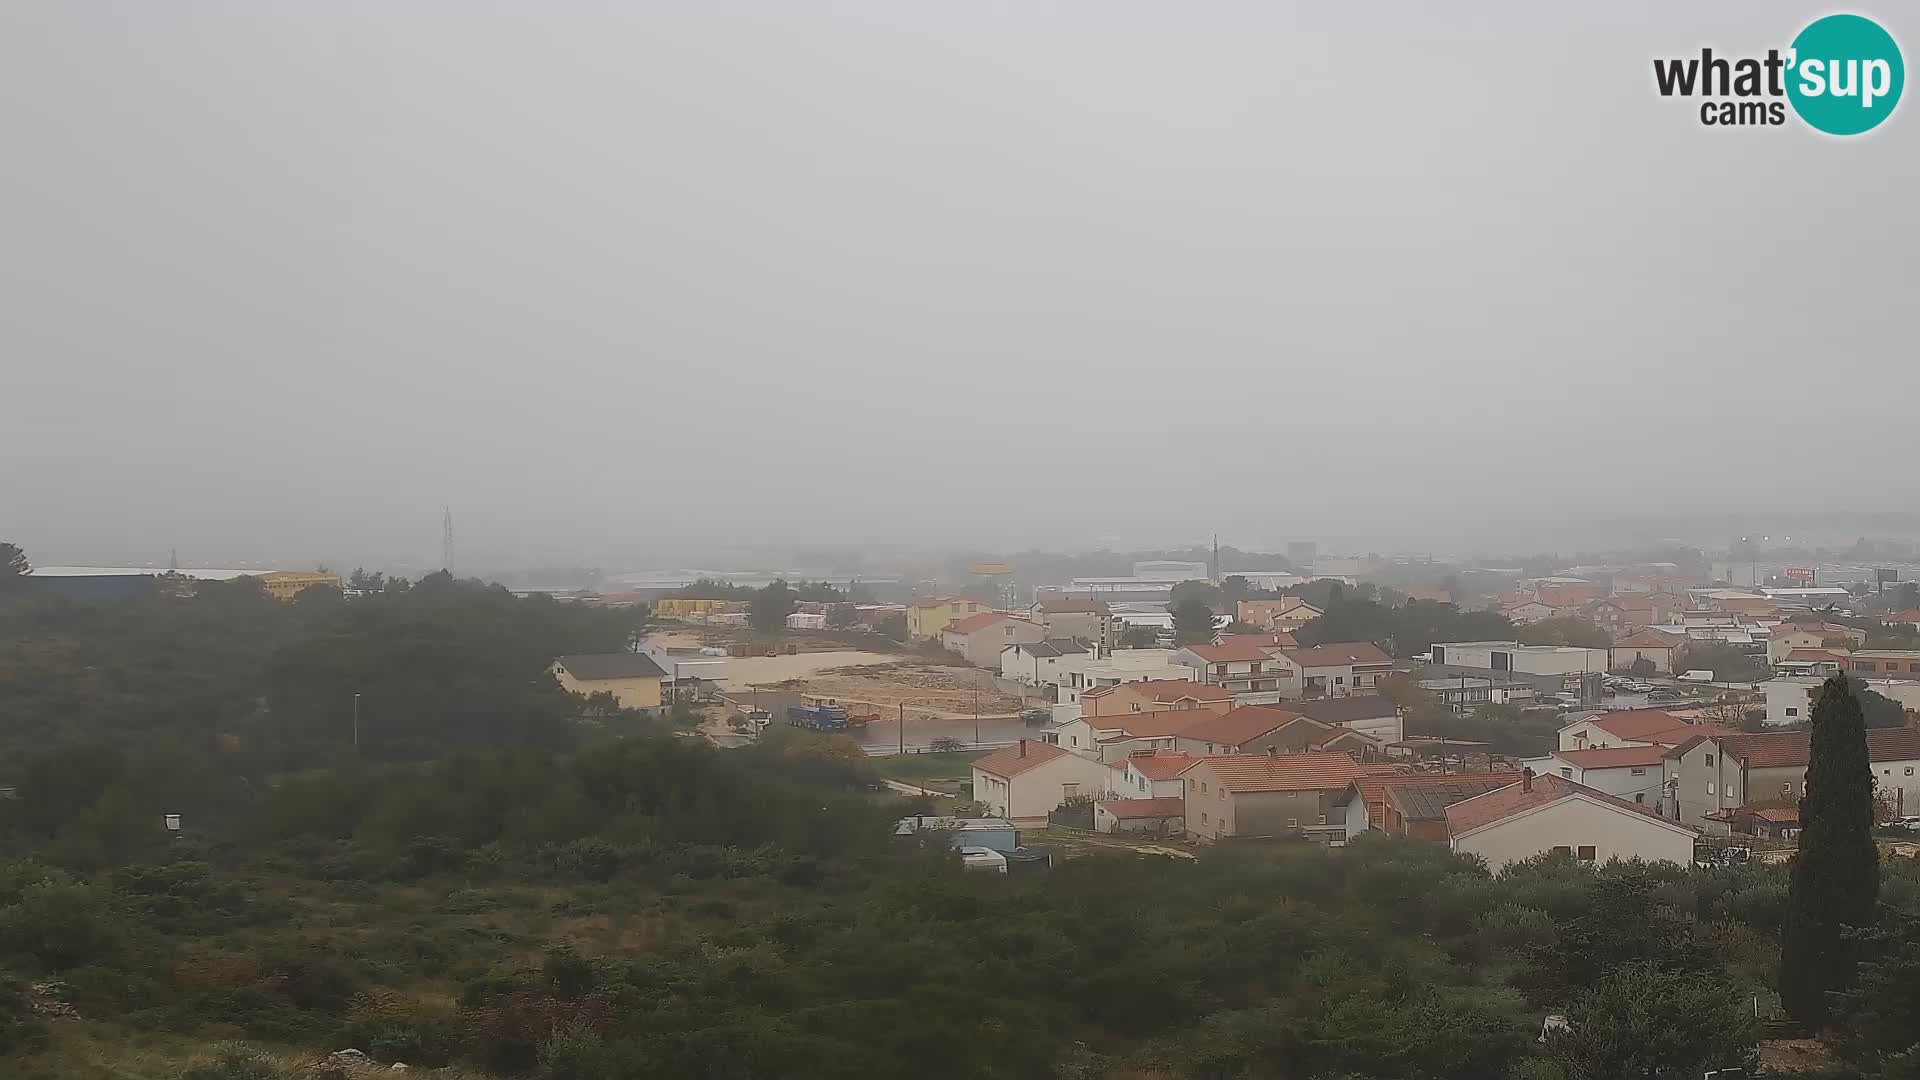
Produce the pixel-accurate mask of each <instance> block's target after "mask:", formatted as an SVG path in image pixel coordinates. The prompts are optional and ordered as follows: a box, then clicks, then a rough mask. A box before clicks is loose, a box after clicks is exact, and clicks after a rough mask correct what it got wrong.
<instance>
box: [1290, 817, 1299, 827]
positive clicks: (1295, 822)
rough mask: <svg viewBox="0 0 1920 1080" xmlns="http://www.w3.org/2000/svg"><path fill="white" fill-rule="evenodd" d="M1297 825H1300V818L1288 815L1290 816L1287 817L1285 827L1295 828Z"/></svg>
mask: <svg viewBox="0 0 1920 1080" xmlns="http://www.w3.org/2000/svg"><path fill="white" fill-rule="evenodd" d="M1299 827H1300V819H1299V818H1297V817H1290V818H1288V819H1287V828H1289V829H1297V828H1299Z"/></svg>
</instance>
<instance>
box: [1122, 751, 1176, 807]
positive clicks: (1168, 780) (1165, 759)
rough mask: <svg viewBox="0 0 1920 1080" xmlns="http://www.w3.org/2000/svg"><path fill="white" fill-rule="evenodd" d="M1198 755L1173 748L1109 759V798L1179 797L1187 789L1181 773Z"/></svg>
mask: <svg viewBox="0 0 1920 1080" xmlns="http://www.w3.org/2000/svg"><path fill="white" fill-rule="evenodd" d="M1196 760H1198V759H1197V758H1195V757H1194V756H1193V755H1192V754H1183V753H1180V752H1178V751H1173V750H1143V751H1140V752H1137V753H1133V754H1129V755H1127V756H1126V757H1124V758H1121V759H1120V760H1119V761H1114V762H1110V763H1108V766H1107V790H1106V797H1107V798H1109V799H1161V798H1178V797H1180V796H1181V795H1182V794H1184V793H1185V788H1183V787H1182V786H1181V783H1180V774H1181V773H1183V772H1185V771H1187V766H1189V765H1191V764H1193V763H1194V762H1195V761H1196Z"/></svg>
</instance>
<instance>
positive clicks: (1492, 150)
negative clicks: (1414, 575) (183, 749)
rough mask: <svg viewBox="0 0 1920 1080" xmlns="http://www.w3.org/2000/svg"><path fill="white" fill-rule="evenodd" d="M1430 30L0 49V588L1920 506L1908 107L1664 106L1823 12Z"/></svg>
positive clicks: (585, 30) (912, 20)
mask: <svg viewBox="0 0 1920 1080" xmlns="http://www.w3.org/2000/svg"><path fill="white" fill-rule="evenodd" d="M1468 7H1469V6H1468V5H1454V4H1446V5H1441V4H1431V3H1407V4H1368V5H1340V4H1312V5H1307V4H1300V5H1291V4H1280V3H1272V2H1257V3H1254V2H1250V3H1227V2H1214V3H1172V2H1158V3H1129V2H1116V0H1097V2H1094V0H1089V2H1085V3H1053V4H1037V3H1032V2H1007V3H991V2H970V3H965V4H953V3H948V4H932V3H903V2H900V0H873V2H869V3H787V2H778V3H776V2H768V3H713V2H706V0H700V2H687V3H674V4H646V3H606V4H593V3H567V2H552V3H538V4H536V3H532V2H527V3H515V4H486V3H475V2H472V0H439V2H429V0H417V2H409V3H392V2H387V0H379V2H365V3H341V2H334V3H327V4H295V3H283V4H260V3H253V2H249V3H231V4H217V3H190V2H176V3H166V4H156V3H151V2H149V0H131V2H126V3H104V2H90V0H48V2H44V3H25V2H21V0H0V133H4V138H5V140H6V142H5V150H4V157H0V365H3V366H4V378H3V379H0V451H3V452H0V535H4V536H10V537H11V538H13V539H17V540H18V541H20V542H21V543H22V544H24V545H25V546H26V547H27V548H28V549H29V551H30V552H31V553H34V554H35V555H36V557H37V559H38V561H42V562H49V561H89V560H100V559H107V558H114V559H120V558H133V557H137V556H140V555H145V556H146V557H148V558H164V557H165V551H166V549H167V548H168V547H170V546H178V547H179V548H181V549H182V552H183V557H186V556H195V557H198V558H202V559H229V560H231V559H236V558H244V557H253V558H285V559H290V560H311V559H314V558H330V559H336V560H339V559H353V560H360V561H368V562H379V561H382V560H386V561H406V560H414V559H417V560H425V561H431V560H432V559H433V558H434V557H435V555H436V553H437V551H438V548H439V526H440V509H441V507H442V506H443V505H451V506H453V508H454V514H455V517H456V520H457V522H458V525H459V529H460V533H461V541H462V547H463V550H464V551H470V552H475V553H484V557H485V558H487V559H490V560H493V561H495V562H512V561H516V560H522V559H524V560H528V561H544V560H562V561H566V560H572V559H580V560H584V561H591V562H601V563H607V564H615V563H619V562H621V561H622V560H623V559H627V558H628V557H629V556H631V558H632V559H634V560H638V561H644V549H645V548H647V547H648V546H649V545H660V544H671V545H690V544H699V543H703V542H709V541H711V542H714V543H726V544H730V545H735V544H739V543H742V542H743V541H779V540H782V539H793V540H796V541H812V542H824V541H842V542H861V541H875V542H887V543H908V544H916V545H925V546H931V547H945V546H955V547H961V546H974V545H987V546H1012V547H1027V546H1032V545H1039V546H1077V545H1088V544H1091V543H1093V542H1095V541H1096V540H1098V539H1099V538H1102V537H1111V538H1117V539H1119V540H1121V541H1123V542H1139V543H1153V542H1161V541H1176V540H1189V539H1195V538H1198V537H1201V536H1203V535H1205V534H1207V533H1210V532H1212V531H1214V530H1218V531H1219V532H1220V533H1221V534H1222V535H1223V537H1224V538H1227V539H1228V540H1230V541H1233V542H1238V543H1240V544H1242V545H1243V546H1257V545H1260V544H1263V543H1267V544H1277V543H1280V542H1283V541H1285V540H1286V539H1290V538H1298V539H1305V538H1318V539H1320V540H1321V541H1322V543H1323V546H1325V545H1331V546H1334V547H1340V546H1365V547H1372V548H1376V549H1383V550H1384V549H1389V548H1407V547H1423V546H1444V545H1446V544H1453V543H1483V544H1486V543H1491V544H1495V545H1498V542H1499V540H1500V539H1501V538H1503V537H1504V536H1505V535H1508V534H1509V532H1510V531H1511V534H1512V535H1515V536H1516V537H1525V536H1529V535H1538V534H1539V533H1540V530H1541V529H1542V528H1543V527H1551V528H1556V529H1559V528H1564V526H1565V524H1566V523H1567V522H1569V521H1576V520H1578V519H1579V518H1580V515H1582V514H1589V513H1590V514H1593V515H1596V516H1601V517H1604V516H1606V515H1608V514H1610V513H1612V512H1614V511H1615V510H1616V509H1617V510H1622V511H1624V510H1625V509H1627V508H1631V509H1633V510H1635V511H1638V512H1659V511H1663V510H1665V509H1668V508H1674V509H1679V508H1687V509H1694V510H1727V511H1737V510H1742V509H1752V508H1754V507H1756V506H1760V507H1781V508H1802V509H1806V508H1811V509H1822V508H1836V509H1837V508H1853V509H1860V510H1870V509H1900V510H1906V509H1916V507H1915V505H1914V499H1915V492H1916V488H1915V485H1914V484H1912V483H1911V482H1910V481H1908V480H1906V479H1904V477H1905V475H1906V471H1905V470H1906V467H1907V466H1908V465H1910V464H1911V461H1912V458H1913V452H1912V446H1913V442H1912V430H1913V429H1912V417H1913V414H1914V406H1915V402H1916V393H1917V392H1920V374H1916V370H1915V367H1914V364H1913V360H1914V353H1915V349H1914V343H1915V332H1914V326H1915V323H1914V315H1913V313H1912V311H1913V309H1912V295H1913V291H1914V286H1915V285H1916V281H1917V280H1920V275H1917V274H1916V273H1915V270H1914V251H1915V240H1916V236H1915V231H1916V229H1915V226H1916V221H1917V220H1920V212H1917V211H1916V209H1915V201H1914V197H1913V192H1914V190H1915V186H1916V181H1920V168H1916V165H1920V155H1917V154H1916V144H1915V132H1916V130H1920V128H1916V124H1920V118H1917V117H1916V115H1915V112H1914V110H1915V109H1916V108H1920V104H1916V103H1913V102H1908V103H1906V104H1904V105H1903V106H1902V107H1901V109H1900V111H1899V112H1898V113H1897V114H1896V115H1895V116H1894V117H1893V118H1892V119H1891V120H1890V121H1889V122H1888V124H1886V125H1885V126H1883V127H1882V128H1881V129H1880V130H1879V131H1877V132H1875V133H1873V134H1871V135H1870V136H1866V137H1862V138H1856V139H1852V140H1835V139H1828V138H1823V137H1819V136H1816V135H1814V134H1812V133H1811V132H1809V131H1808V130H1807V129H1805V128H1803V127H1800V126H1798V124H1797V123H1794V122H1790V123H1789V125H1788V126H1786V127H1783V128H1753V129H1742V130H1719V129H1713V128H1706V127H1702V126H1701V125H1700V124H1699V122H1698V119H1697V115H1696V105H1694V104H1690V103H1687V102H1682V101H1675V100H1662V99H1660V98H1659V97H1658V96H1657V95H1656V94H1655V93H1654V90H1653V85H1652V74H1651V60H1652V58H1653V57H1655V56H1682V55H1687V54H1688V53H1690V52H1693V53H1697V51H1698V49H1699V48H1700V46H1701V45H1709V44H1710V45H1713V46H1714V47H1715V49H1716V51H1720V52H1724V53H1733V54H1743V53H1759V52H1763V51H1764V50H1765V49H1766V48H1767V47H1768V46H1770V45H1776V46H1781V47H1784V46H1785V45H1786V44H1787V42H1788V41H1790V40H1791V38H1792V36H1793V34H1794V33H1795V32H1796V31H1797V30H1798V29H1799V28H1800V27H1801V26H1802V25H1804V24H1805V23H1806V22H1808V21H1809V20H1810V19H1811V18H1813V17H1815V16H1817V15H1819V14H1824V13H1825V12H1826V11H1827V10H1828V9H1827V8H1826V7H1824V6H1822V5H1815V4H1761V3H1754V4H1741V5H1689V6H1684V7H1682V6H1677V5H1670V4H1665V3H1648V4H1620V3H1615V4H1589V5H1579V6H1575V5H1557V4H1556V5H1546V4H1537V3H1518V4H1501V5H1493V4H1482V5H1472V6H1471V10H1467V8H1468ZM1859 10H1862V11H1863V13H1866V14H1870V15H1876V16H1879V17H1881V18H1882V22H1883V23H1884V24H1885V25H1887V26H1888V28H1889V29H1890V30H1891V31H1892V32H1893V33H1894V34H1895V36H1896V37H1900V38H1901V39H1902V40H1903V41H1905V42H1906V43H1907V44H1908V52H1909V54H1910V55H1909V57H1908V60H1909V62H1910V63H1911V62H1912V61H1913V60H1914V57H1913V56H1912V55H1911V54H1912V52H1913V48H1914V43H1915V42H1920V19H1916V18H1915V17H1914V16H1913V14H1912V13H1911V12H1908V11H1906V10H1905V9H1904V8H1896V7H1893V6H1891V5H1884V4H1883V5H1882V6H1881V9H1880V10H1877V11H1876V10H1874V9H1859ZM1566 542H1567V543H1569V544H1571V543H1574V542H1575V541H1574V540H1573V539H1569V540H1568V541H1566ZM1524 543H1525V540H1524V539H1516V542H1515V545H1514V546H1521V545H1523V544H1524ZM476 557H481V556H479V555H476Z"/></svg>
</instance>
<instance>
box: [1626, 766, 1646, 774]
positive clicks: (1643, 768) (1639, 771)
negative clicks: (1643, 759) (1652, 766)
mask: <svg viewBox="0 0 1920 1080" xmlns="http://www.w3.org/2000/svg"><path fill="white" fill-rule="evenodd" d="M1627 775H1628V776H1645V775H1647V768H1646V766H1644V765H1640V766H1636V767H1634V768H1631V769H1628V770H1627Z"/></svg>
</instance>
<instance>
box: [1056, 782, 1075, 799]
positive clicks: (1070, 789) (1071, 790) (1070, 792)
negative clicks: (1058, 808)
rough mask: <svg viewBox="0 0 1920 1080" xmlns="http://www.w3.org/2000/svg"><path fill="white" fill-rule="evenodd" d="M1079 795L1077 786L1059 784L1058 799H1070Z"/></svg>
mask: <svg viewBox="0 0 1920 1080" xmlns="http://www.w3.org/2000/svg"><path fill="white" fill-rule="evenodd" d="M1079 794H1080V785H1079V784H1061V785H1060V797H1061V798H1062V799H1071V798H1073V797H1074V796H1076V795H1079Z"/></svg>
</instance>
